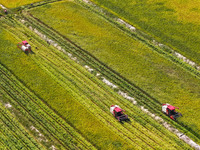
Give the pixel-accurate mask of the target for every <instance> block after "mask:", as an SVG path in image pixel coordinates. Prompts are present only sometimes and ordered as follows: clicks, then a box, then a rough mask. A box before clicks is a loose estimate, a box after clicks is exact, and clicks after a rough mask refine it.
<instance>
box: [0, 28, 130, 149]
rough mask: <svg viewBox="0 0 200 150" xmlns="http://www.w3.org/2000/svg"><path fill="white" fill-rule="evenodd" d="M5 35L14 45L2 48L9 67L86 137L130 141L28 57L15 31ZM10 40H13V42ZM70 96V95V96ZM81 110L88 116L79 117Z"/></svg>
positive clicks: (100, 141) (109, 142)
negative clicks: (120, 136)
mask: <svg viewBox="0 0 200 150" xmlns="http://www.w3.org/2000/svg"><path fill="white" fill-rule="evenodd" d="M18 36H20V35H18ZM21 36H22V35H21ZM3 37H4V38H6V39H7V41H5V40H4V39H2V41H3V42H2V43H3V44H6V45H10V46H7V47H6V48H5V49H1V53H2V55H1V62H2V63H3V64H6V66H7V67H8V69H11V70H12V71H13V72H14V74H15V75H17V77H18V78H19V79H20V80H22V81H23V82H24V83H26V86H27V87H29V88H30V89H31V90H33V91H34V92H35V93H37V95H38V96H39V97H41V98H42V99H43V100H45V102H46V103H47V104H49V105H51V107H52V108H54V109H56V110H57V112H58V113H59V114H62V116H63V117H64V118H65V119H66V120H67V122H68V123H70V124H73V127H74V128H76V129H77V130H78V131H79V132H80V133H82V134H84V137H86V138H87V139H89V140H90V142H91V141H92V143H93V144H95V146H97V147H103V148H105V147H106V148H114V147H116V145H114V144H115V143H112V142H113V141H118V142H119V143H126V142H125V141H124V140H123V139H121V138H118V136H115V133H113V132H112V131H110V130H108V129H107V127H105V126H104V124H102V123H101V122H99V121H98V120H97V119H95V118H94V116H93V115H92V114H91V113H90V112H88V111H87V110H85V108H83V106H82V105H81V104H79V103H78V102H77V101H76V100H75V99H74V98H73V97H72V96H70V95H71V94H70V93H69V92H67V91H66V90H65V89H63V88H62V87H60V86H59V85H58V84H57V83H56V82H55V81H54V79H52V78H51V77H49V76H48V75H47V74H45V73H44V70H41V69H40V68H39V67H38V65H37V64H35V63H34V61H33V60H32V59H31V56H30V57H27V56H26V55H25V54H24V53H22V52H21V51H20V50H18V49H16V48H15V44H14V43H15V42H16V39H15V38H13V35H10V34H9V33H7V32H4V35H3ZM8 37H9V38H8ZM17 39H18V38H17ZM7 42H9V44H8V43H7ZM2 43H1V44H2ZM30 43H31V42H30ZM31 44H32V43H31ZM32 45H34V44H32ZM1 47H3V45H1ZM8 50H9V51H8ZM16 53H17V54H16ZM33 57H34V56H33ZM12 60H15V63H17V64H20V65H19V66H18V68H17V69H16V68H15V67H14V66H13V65H14V63H12ZM10 62H11V63H10ZM42 77H43V78H42ZM46 83H48V84H46ZM46 92H47V93H46ZM45 93H46V95H45ZM67 97H68V98H69V99H66V98H67ZM58 108H59V109H58ZM80 114H81V115H83V116H85V117H84V118H81V119H78V118H79V116H80ZM91 131H92V132H91ZM95 135H98V137H99V138H98V139H94V138H92V137H95ZM113 135H114V136H113ZM105 140H107V142H103V141H105ZM120 145H122V147H129V146H128V145H127V144H120Z"/></svg>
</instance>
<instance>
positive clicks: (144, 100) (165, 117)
mask: <svg viewBox="0 0 200 150" xmlns="http://www.w3.org/2000/svg"><path fill="white" fill-rule="evenodd" d="M95 69H96V68H95ZM102 70H103V69H102ZM144 101H145V100H144ZM150 108H151V107H150ZM165 118H166V117H165Z"/></svg>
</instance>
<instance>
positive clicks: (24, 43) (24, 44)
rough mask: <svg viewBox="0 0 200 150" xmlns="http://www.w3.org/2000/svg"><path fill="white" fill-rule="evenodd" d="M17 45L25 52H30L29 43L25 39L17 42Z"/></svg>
mask: <svg viewBox="0 0 200 150" xmlns="http://www.w3.org/2000/svg"><path fill="white" fill-rule="evenodd" d="M17 47H18V48H19V49H21V50H22V51H24V52H25V53H28V52H31V45H30V44H28V42H27V41H22V43H18V44H17Z"/></svg>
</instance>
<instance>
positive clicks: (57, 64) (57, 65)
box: [39, 52, 109, 107]
mask: <svg viewBox="0 0 200 150" xmlns="http://www.w3.org/2000/svg"><path fill="white" fill-rule="evenodd" d="M41 53H42V52H41ZM49 55H50V53H48V59H47V60H48V61H49V57H50V56H49ZM54 61H55V60H54ZM59 61H60V60H59ZM59 61H58V62H57V63H55V64H56V67H55V68H57V67H59V66H61V65H59ZM39 62H45V61H42V60H41V61H39ZM51 64H54V63H52V62H51V63H49V65H51ZM64 66H68V65H64ZM68 69H69V68H67V71H66V72H68V71H69V70H68ZM45 70H47V69H45ZM48 70H50V69H49V68H48ZM56 72H59V69H58V70H53V71H52V73H54V74H55V73H56ZM56 76H59V75H55V77H56ZM61 77H63V76H61ZM62 81H64V79H62ZM73 83H79V82H73ZM66 85H68V86H69V83H67V84H66ZM78 86H79V85H78ZM77 93H78V92H77ZM86 93H87V92H86ZM107 107H109V106H107Z"/></svg>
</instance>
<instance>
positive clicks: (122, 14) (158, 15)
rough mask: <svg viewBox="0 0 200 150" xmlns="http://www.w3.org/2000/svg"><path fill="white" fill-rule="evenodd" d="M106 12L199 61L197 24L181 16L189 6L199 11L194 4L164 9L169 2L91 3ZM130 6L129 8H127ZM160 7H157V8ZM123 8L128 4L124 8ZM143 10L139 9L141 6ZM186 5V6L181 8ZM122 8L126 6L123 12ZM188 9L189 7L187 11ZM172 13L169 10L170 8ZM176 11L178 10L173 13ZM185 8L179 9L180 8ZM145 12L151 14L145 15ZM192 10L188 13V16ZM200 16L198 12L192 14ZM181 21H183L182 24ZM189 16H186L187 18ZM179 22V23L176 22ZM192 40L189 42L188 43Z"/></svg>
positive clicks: (178, 4)
mask: <svg viewBox="0 0 200 150" xmlns="http://www.w3.org/2000/svg"><path fill="white" fill-rule="evenodd" d="M91 1H93V2H94V3H96V4H97V5H98V6H100V7H101V8H104V9H106V11H108V12H110V13H112V14H114V15H115V16H118V17H119V18H122V19H123V20H126V21H127V22H129V23H130V24H132V25H134V26H137V28H138V29H139V30H142V31H144V32H145V33H147V34H149V36H147V37H149V39H152V38H155V39H157V40H158V41H161V42H163V43H165V44H167V45H169V46H170V47H173V48H174V49H176V50H177V51H179V52H181V53H183V54H184V55H187V56H188V57H190V59H193V60H195V61H197V62H199V60H198V57H197V55H198V52H199V51H198V48H197V47H198V42H197V41H199V38H198V36H197V34H198V32H199V21H198V22H195V21H194V22H193V21H191V20H194V18H196V17H192V16H191V17H185V16H184V15H183V14H184V13H186V11H185V9H189V7H191V5H195V6H193V7H196V9H198V8H199V5H198V3H197V5H196V4H194V3H191V2H189V1H188V2H187V3H185V2H182V1H181V2H178V1H174V3H173V4H172V2H171V6H169V5H168V6H167V3H168V2H165V1H162V0H161V1H159V2H156V1H155V2H153V1H151V2H150V1H149V2H147V1H146V0H145V1H142V2H139V1H135V0H133V1H128V0H127V1H118V3H115V2H111V1H110V0H109V1H99V0H91ZM130 3H132V4H130ZM159 3H160V5H159ZM124 4H127V5H126V6H125V5H124ZM141 5H142V6H143V7H140V6H141ZM183 5H185V6H183ZM122 6H125V9H123V7H122ZM188 6H189V7H188ZM170 7H171V8H172V9H171V8H170ZM173 7H176V9H177V8H178V11H177V10H174V8H173ZM181 7H182V8H184V10H183V9H180V8H181ZM147 8H148V10H150V11H147ZM191 12H192V9H190V13H191ZM192 13H196V15H197V14H198V15H199V12H192ZM180 15H181V18H182V19H183V18H185V20H184V21H183V20H182V19H180ZM190 15H191V14H188V16H190ZM178 18H179V19H178ZM191 39H192V40H191ZM190 51H191V52H190Z"/></svg>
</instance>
